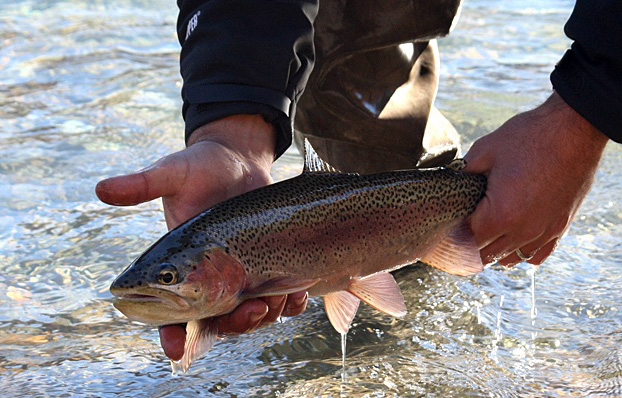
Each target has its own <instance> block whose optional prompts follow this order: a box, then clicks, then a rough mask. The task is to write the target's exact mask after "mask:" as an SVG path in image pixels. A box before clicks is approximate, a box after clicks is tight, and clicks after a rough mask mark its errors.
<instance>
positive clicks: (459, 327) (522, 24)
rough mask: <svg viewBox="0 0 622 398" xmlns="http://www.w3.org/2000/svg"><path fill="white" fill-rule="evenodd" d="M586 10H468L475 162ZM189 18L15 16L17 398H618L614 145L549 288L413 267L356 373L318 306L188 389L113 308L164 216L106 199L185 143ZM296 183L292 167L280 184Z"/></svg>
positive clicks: (7, 92)
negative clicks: (114, 295)
mask: <svg viewBox="0 0 622 398" xmlns="http://www.w3.org/2000/svg"><path fill="white" fill-rule="evenodd" d="M572 3H573V2H572V1H561V0H545V1H537V2H536V1H533V0H528V1H521V2H518V1H513V2H493V1H490V0H486V1H485V0H471V1H467V2H466V4H465V5H464V9H463V12H462V18H461V21H460V23H459V24H458V26H457V28H456V30H455V31H454V32H453V33H452V35H451V36H449V37H448V38H445V39H443V40H441V42H440V47H441V57H442V66H441V68H442V82H441V86H440V89H439V95H438V106H439V107H440V108H441V109H442V110H443V111H444V112H445V113H446V114H447V116H448V117H449V118H450V119H451V120H452V121H453V122H454V123H455V125H456V126H457V128H458V129H459V131H461V133H462V134H463V137H464V144H465V149H467V148H468V146H469V145H470V144H471V143H472V142H473V140H474V139H475V138H477V137H479V136H481V135H482V134H484V133H486V132H488V131H490V130H492V129H494V128H495V127H496V126H498V125H499V124H500V123H502V122H503V121H504V120H505V119H506V118H508V117H509V116H511V115H512V114H514V113H516V112H519V111H522V110H526V109H529V108H530V107H533V106H534V105H536V104H538V103H539V102H541V101H542V100H543V99H544V98H546V96H547V93H548V92H549V90H550V84H549V80H548V74H549V72H550V70H551V68H552V65H553V64H554V63H555V62H556V61H557V60H558V59H559V57H560V56H561V54H562V53H563V51H564V49H565V48H566V47H567V45H568V41H567V40H566V39H565V38H564V36H563V34H562V32H561V27H562V24H563V23H564V21H565V20H566V19H567V17H568V15H569V13H570V10H571V8H572ZM175 18H176V10H175V3H174V2H172V1H138V0H136V1H130V0H125V1H124V0H122V1H114V2H113V1H110V0H99V1H90V2H86V1H71V2H70V1H67V0H65V1H34V0H32V1H27V0H24V1H11V0H9V1H8V2H7V1H4V2H2V3H1V4H0V71H1V72H0V221H1V225H2V228H1V229H0V269H1V270H2V272H0V389H1V390H2V391H3V395H5V396H20V395H21V396H33V395H34V396H60V395H65V396H85V395H86V396H104V395H106V396H108V395H117V396H136V395H141V396H195V395H199V394H201V395H214V396H254V395H255V396H257V395H268V396H274V395H279V396H284V397H297V396H329V395H332V396H338V395H343V396H413V395H426V396H440V397H446V396H491V395H492V396H538V397H540V396H568V395H572V396H585V395H590V394H591V395H602V396H615V395H621V394H622V350H621V349H620V347H621V346H622V345H621V343H622V332H621V330H622V317H621V316H620V309H621V308H622V298H621V296H620V293H619V292H620V291H622V277H620V267H621V265H622V244H621V241H620V236H622V208H621V206H620V202H619V198H620V197H622V179H621V178H620V171H619V170H620V164H621V161H622V150H621V148H620V147H619V146H615V145H609V147H608V149H607V151H606V154H605V158H604V159H603V162H602V166H601V168H600V170H599V172H598V175H597V177H596V182H595V186H594V188H593V190H592V192H591V193H590V195H589V196H588V198H587V199H586V201H585V203H584V204H583V206H582V208H581V210H580V213H579V214H578V216H577V219H576V221H575V223H574V224H573V225H572V227H571V229H570V231H569V234H568V236H566V237H565V238H564V239H563V240H562V242H561V244H560V247H559V249H558V250H557V252H556V253H555V255H554V256H552V257H551V258H550V259H549V260H548V261H547V263H546V264H545V265H544V266H543V267H541V268H540V269H539V270H538V272H537V282H538V286H537V289H536V290H535V291H534V290H532V289H533V286H534V279H532V277H531V276H530V274H529V271H530V267H528V266H527V265H519V266H517V267H515V268H514V269H511V270H504V269H501V268H498V267H493V268H492V269H488V270H486V271H485V272H484V273H483V274H481V275H479V276H476V277H473V278H457V277H453V276H450V275H446V274H443V273H440V272H437V271H435V270H430V269H427V268H418V267H411V268H409V269H407V270H403V271H400V272H399V273H398V281H399V285H400V287H401V288H402V291H403V292H404V296H405V300H406V303H407V306H408V308H409V310H410V312H409V314H408V315H407V316H406V318H405V319H403V320H394V319H392V318H390V317H387V316H384V315H382V314H379V313H378V312H376V311H374V310H372V309H370V308H368V307H367V306H362V307H361V309H360V311H359V314H358V315H357V317H356V319H355V320H354V324H353V328H352V330H351V331H350V333H349V341H348V355H347V359H346V362H345V369H344V368H343V367H342V363H341V356H340V353H341V351H340V349H341V346H340V344H341V342H340V338H339V334H338V333H336V332H335V331H334V330H332V327H331V326H330V324H329V322H328V320H327V319H326V317H325V315H324V312H323V309H322V305H321V302H320V301H319V300H311V303H310V305H309V308H308V309H307V311H306V312H305V314H303V315H302V316H299V317H296V318H292V319H286V320H285V321H284V322H283V323H279V324H277V325H274V326H273V327H270V328H266V329H264V330H261V331H259V332H256V333H254V334H251V335H248V336H240V337H236V338H230V339H227V340H225V341H222V342H219V343H217V344H216V346H215V347H214V349H213V350H212V351H211V352H210V353H209V354H208V355H207V356H206V357H205V358H204V359H202V360H199V361H198V362H197V363H195V364H194V365H193V367H192V368H191V369H190V371H189V373H188V374H186V375H184V376H181V377H172V376H171V371H170V365H169V363H168V361H167V360H166V358H165V357H164V355H163V354H162V351H161V349H160V348H159V344H158V339H157V331H156V330H155V329H154V328H151V327H148V326H144V325H140V324H137V323H131V322H129V321H128V320H127V319H125V318H124V317H123V316H122V315H120V314H119V313H118V312H116V311H115V310H114V309H113V308H112V306H111V305H110V299H111V296H110V294H109V293H108V286H109V284H110V282H111V281H112V280H113V278H114V276H115V275H116V274H118V273H119V272H120V271H121V269H122V268H123V267H124V266H125V265H126V264H127V263H129V262H130V261H131V260H132V259H133V258H134V257H135V256H136V255H137V254H139V253H140V252H141V251H142V250H143V249H144V248H145V247H146V246H147V245H148V244H149V243H151V242H152V241H153V240H155V239H156V238H157V237H159V236H160V235H161V234H162V233H163V232H164V231H165V229H166V228H165V225H164V222H163V220H162V213H161V205H160V204H159V203H149V204H145V205H141V206H137V207H133V208H113V207H109V206H106V205H104V204H101V203H99V202H98V201H97V199H96V198H95V195H94V193H93V188H94V185H95V183H96V182H97V181H98V180H100V179H101V178H103V177H106V176H111V175H117V174H121V173H127V172H130V171H133V170H137V169H140V168H142V167H145V166H146V165H148V164H150V163H151V162H152V161H154V160H156V159H157V158H159V157H161V156H163V155H165V154H167V153H170V152H172V151H174V150H177V149H180V148H181V147H182V139H181V131H182V128H183V126H182V124H181V120H180V115H179V108H180V101H179V87H180V78H179V74H178V59H177V53H178V45H177V43H176V38H175V28H174V21H175ZM299 170H300V160H299V158H298V157H297V154H296V153H295V152H294V151H291V152H288V153H287V154H286V155H285V156H284V158H283V159H282V160H281V161H280V162H279V164H278V165H277V167H276V168H275V177H276V178H279V179H280V178H285V177H287V176H292V175H294V174H296V173H297V172H298V171H299ZM501 298H503V303H502V308H501V305H500V303H501ZM536 307H537V317H535V318H534V315H535V314H534V313H533V312H532V311H533V309H535V308H536ZM532 314H533V315H532ZM493 351H494V356H493V355H492V353H493ZM344 370H345V372H347V383H342V380H341V375H342V371H344Z"/></svg>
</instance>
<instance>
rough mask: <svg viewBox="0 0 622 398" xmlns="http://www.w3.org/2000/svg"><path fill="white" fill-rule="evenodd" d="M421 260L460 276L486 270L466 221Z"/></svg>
mask: <svg viewBox="0 0 622 398" xmlns="http://www.w3.org/2000/svg"><path fill="white" fill-rule="evenodd" d="M421 261H423V262H424V263H426V264H429V265H431V266H432V267H434V268H438V269H440V270H441V271H445V272H447V273H450V274H453V275H459V276H468V275H473V274H476V273H478V272H481V271H483V270H484V265H483V264H482V260H481V258H480V255H479V249H478V248H477V244H476V243H475V238H474V237H473V233H472V232H471V229H470V228H469V226H468V225H467V224H466V222H464V221H463V222H462V223H461V224H459V225H458V226H456V227H455V228H454V229H453V230H451V232H449V234H448V235H447V236H446V237H445V239H443V240H442V241H441V242H440V243H439V244H438V246H436V247H435V248H434V249H432V250H431V251H430V252H429V253H427V254H426V255H425V256H423V258H422V259H421Z"/></svg>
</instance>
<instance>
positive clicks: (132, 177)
mask: <svg viewBox="0 0 622 398" xmlns="http://www.w3.org/2000/svg"><path fill="white" fill-rule="evenodd" d="M172 163H173V162H168V161H166V158H164V159H161V160H159V161H158V162H156V163H154V164H153V165H152V166H150V167H148V168H146V169H144V170H141V171H139V172H137V173H132V174H127V175H124V176H117V177H111V178H107V179H105V180H102V181H100V182H99V183H98V184H97V186H95V194H96V195H97V197H98V198H99V199H100V200H101V201H102V202H104V203H107V204H110V205H115V206H132V205H136V204H139V203H143V202H148V201H150V200H153V199H157V198H159V197H162V196H167V195H172V194H174V193H175V192H177V188H178V186H179V183H180V182H181V181H183V178H181V179H180V178H179V177H180V176H179V174H178V173H176V172H175V169H176V168H174V167H173V165H172ZM175 175H176V176H177V178H173V176H175Z"/></svg>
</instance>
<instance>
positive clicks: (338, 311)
mask: <svg viewBox="0 0 622 398" xmlns="http://www.w3.org/2000/svg"><path fill="white" fill-rule="evenodd" d="M359 303H360V301H359V299H358V298H356V297H355V296H353V295H352V294H350V293H348V292H347V291H345V290H342V291H340V292H332V293H328V294H327V295H325V296H324V308H325V309H326V315H328V320H329V321H330V323H331V324H332V325H333V327H334V328H335V330H337V331H338V332H339V333H342V334H345V333H348V330H349V329H350V325H351V324H352V319H354V316H355V315H356V310H358V308H359Z"/></svg>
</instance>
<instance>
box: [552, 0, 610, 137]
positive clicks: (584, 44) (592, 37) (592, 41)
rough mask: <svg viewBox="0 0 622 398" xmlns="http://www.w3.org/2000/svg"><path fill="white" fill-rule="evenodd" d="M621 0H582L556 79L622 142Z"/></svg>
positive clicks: (571, 100) (584, 112)
mask: <svg viewBox="0 0 622 398" xmlns="http://www.w3.org/2000/svg"><path fill="white" fill-rule="evenodd" d="M621 21H622V2H620V1H619V0H599V1H593V0H578V1H577V4H576V6H575V9H574V11H573V13H572V15H571V17H570V19H569V21H568V23H567V24H566V27H565V31H566V34H567V35H568V37H570V38H571V39H573V40H574V43H573V44H572V48H571V49H570V50H568V52H567V53H566V54H565V55H564V57H563V58H562V60H561V61H560V62H559V64H558V65H557V67H556V68H555V70H554V71H553V73H552V74H551V82H552V83H553V87H554V89H555V91H556V92H557V93H558V94H559V95H560V96H561V98H563V100H564V101H565V102H566V103H567V104H568V105H569V106H570V107H572V108H573V109H574V110H575V111H576V112H577V113H579V114H580V115H581V116H582V117H583V118H585V119H586V120H587V121H589V122H590V124H592V125H593V126H594V127H596V128H597V129H598V130H599V131H600V132H602V133H603V134H605V135H606V136H607V137H609V138H610V139H612V140H613V141H616V142H620V143H622V112H621V111H620V110H621V109H622V79H620V76H621V75H622V40H620V38H621V37H622V22H621Z"/></svg>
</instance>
